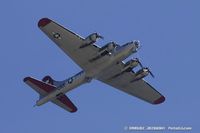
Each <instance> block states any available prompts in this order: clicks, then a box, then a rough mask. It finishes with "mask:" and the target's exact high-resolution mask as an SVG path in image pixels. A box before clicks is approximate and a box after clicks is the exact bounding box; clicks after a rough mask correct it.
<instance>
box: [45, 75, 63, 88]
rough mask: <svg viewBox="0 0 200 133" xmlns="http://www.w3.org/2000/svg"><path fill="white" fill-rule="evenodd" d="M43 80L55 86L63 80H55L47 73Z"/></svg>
mask: <svg viewBox="0 0 200 133" xmlns="http://www.w3.org/2000/svg"><path fill="white" fill-rule="evenodd" d="M42 81H43V82H45V83H48V84H50V85H54V86H56V87H58V86H60V85H61V84H63V83H64V81H55V80H54V79H53V78H51V76H49V75H47V76H45V77H44V78H43V79H42Z"/></svg>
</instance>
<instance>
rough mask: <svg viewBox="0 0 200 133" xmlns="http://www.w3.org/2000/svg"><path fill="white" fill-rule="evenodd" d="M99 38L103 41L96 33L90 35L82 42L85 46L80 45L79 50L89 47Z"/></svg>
mask: <svg viewBox="0 0 200 133" xmlns="http://www.w3.org/2000/svg"><path fill="white" fill-rule="evenodd" d="M99 38H101V39H103V37H102V36H100V35H99V34H97V33H92V34H90V35H89V36H88V37H86V38H85V40H84V42H85V44H84V45H82V46H81V47H80V48H84V47H86V46H89V45H91V44H93V43H95V42H96V41H97V39H99Z"/></svg>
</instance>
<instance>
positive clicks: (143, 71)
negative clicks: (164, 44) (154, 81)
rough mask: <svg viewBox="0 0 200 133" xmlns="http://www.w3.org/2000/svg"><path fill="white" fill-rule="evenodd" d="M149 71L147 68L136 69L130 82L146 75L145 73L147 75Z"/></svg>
mask: <svg viewBox="0 0 200 133" xmlns="http://www.w3.org/2000/svg"><path fill="white" fill-rule="evenodd" d="M149 73H150V71H149V69H148V68H142V69H140V70H139V71H137V72H136V73H135V79H134V80H133V81H132V82H134V81H138V80H140V79H142V78H144V77H146V76H147V75H149Z"/></svg>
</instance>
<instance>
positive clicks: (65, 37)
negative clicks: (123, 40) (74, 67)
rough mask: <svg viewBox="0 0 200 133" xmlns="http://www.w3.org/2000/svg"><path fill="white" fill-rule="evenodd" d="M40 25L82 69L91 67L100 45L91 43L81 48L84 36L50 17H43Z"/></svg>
mask: <svg viewBox="0 0 200 133" xmlns="http://www.w3.org/2000/svg"><path fill="white" fill-rule="evenodd" d="M38 27H39V28H40V29H41V30H42V31H43V32H44V33H45V34H46V35H47V36H48V37H49V38H50V39H51V40H52V41H53V42H55V43H56V45H57V46H58V47H60V48H61V49H62V50H63V51H64V52H65V53H66V54H67V55H68V56H69V57H70V58H72V59H73V60H74V61H75V62H76V63H77V64H78V65H79V66H80V67H81V68H82V69H84V70H87V69H89V67H91V65H92V64H93V63H91V62H90V61H89V60H91V59H92V58H94V57H95V56H96V54H97V53H98V51H99V49H100V48H99V47H98V46H96V45H94V44H91V45H89V46H87V47H84V48H80V47H81V46H82V45H84V43H85V42H84V38H82V37H81V36H79V35H77V34H75V33H73V32H72V31H70V30H68V29H65V28H64V27H62V26H61V25H59V24H57V23H56V22H54V21H52V20H50V19H48V18H42V19H41V20H40V21H39V22H38Z"/></svg>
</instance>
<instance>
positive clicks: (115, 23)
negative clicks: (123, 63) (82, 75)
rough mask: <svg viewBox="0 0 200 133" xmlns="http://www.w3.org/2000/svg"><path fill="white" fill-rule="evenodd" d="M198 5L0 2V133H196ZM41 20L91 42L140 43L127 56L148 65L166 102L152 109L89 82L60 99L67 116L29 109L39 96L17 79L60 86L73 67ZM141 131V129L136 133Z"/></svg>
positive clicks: (171, 0)
mask: <svg viewBox="0 0 200 133" xmlns="http://www.w3.org/2000/svg"><path fill="white" fill-rule="evenodd" d="M199 4H200V2H198V1H197V0H190V1H189V0H167V1H160V0H152V1H148V0H126V1H122V0H121V1H115V0H110V1H108V0H101V1H95V0H85V1H81V0H69V1H65V0H57V1H47V0H44V1H39V0H34V1H27V0H18V1H12V0H6V1H2V2H1V4H0V16H1V21H0V24H1V25H0V27H1V32H0V36H1V45H0V50H1V52H0V60H1V69H0V80H1V95H0V103H1V109H0V132H1V133H11V132H15V133H27V132H28V133H35V132H38V133H40V132H48V133H53V132H73V133H79V132H96V133H102V132H116V133H124V132H128V131H125V130H124V126H191V127H192V128H193V130H192V131H190V132H198V131H199V123H200V120H199V119H198V118H197V117H198V116H199V112H200V109H199V101H200V98H199V94H200V90H199V74H200V72H199V70H198V68H199V67H200V63H199V57H200V53H199V48H200V45H199V44H200V36H199V35H200V25H199V24H200V15H199V12H200V8H199ZM43 17H48V18H51V19H53V20H55V21H56V22H58V23H60V24H61V25H63V26H65V27H66V28H69V29H71V30H73V31H74V32H76V33H78V34H80V35H81V36H84V37H86V36H87V35H89V34H90V33H93V32H98V33H100V34H101V35H103V36H104V37H105V39H104V40H103V41H99V42H98V44H99V45H100V46H103V45H104V44H105V43H106V42H109V41H116V42H117V43H119V44H121V45H122V44H124V43H126V42H128V41H131V40H135V39H136V40H137V39H138V40H140V41H141V43H142V48H141V49H140V51H139V52H138V53H137V54H135V55H133V57H138V58H140V59H141V61H142V63H143V65H145V66H149V67H150V68H151V70H152V71H153V73H154V74H155V76H156V78H155V79H152V78H151V77H147V78H146V80H147V81H149V82H150V83H151V84H152V85H153V86H154V87H155V88H157V90H158V91H160V92H161V93H162V94H163V95H165V97H166V101H165V103H163V104H161V105H156V106H155V105H151V104H148V103H145V102H143V101H141V100H138V99H137V98H134V97H131V96H129V95H127V94H125V93H122V92H120V91H118V90H116V89H114V88H112V87H109V86H107V85H105V84H102V83H100V82H99V81H93V82H92V83H91V84H86V85H83V86H80V87H79V88H77V89H75V90H73V91H71V92H70V93H69V94H67V95H68V96H69V97H70V98H71V99H72V100H73V101H74V103H75V104H76V106H77V107H78V111H77V112H76V113H72V114H71V113H68V112H66V111H64V110H62V109H60V108H59V107H57V106H55V105H53V104H52V103H47V104H45V105H44V106H42V107H35V108H34V107H33V105H34V104H35V101H36V100H37V99H38V94H37V93H35V92H34V91H33V90H32V89H31V88H29V87H28V86H27V85H25V84H24V83H23V81H22V80H23V78H24V77H26V76H29V75H30V76H33V77H36V78H38V79H41V78H43V77H44V76H45V75H51V76H52V77H53V78H54V79H56V80H63V79H65V78H67V77H69V76H72V75H73V74H75V73H77V72H79V71H80V70H81V69H80V67H78V66H77V65H76V64H75V63H74V62H73V61H72V60H71V59H70V58H69V57H68V56H66V55H65V54H64V53H63V52H62V51H61V50H60V49H59V48H58V47H57V46H56V45H54V43H53V42H51V41H50V40H49V39H48V38H47V37H46V36H45V35H44V34H43V33H42V32H41V31H40V30H39V29H38V27H37V22H38V20H39V19H40V18H43ZM143 132H145V131H143Z"/></svg>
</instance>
